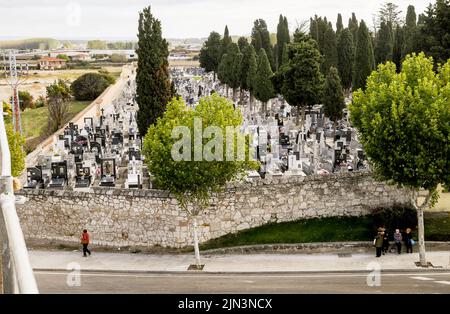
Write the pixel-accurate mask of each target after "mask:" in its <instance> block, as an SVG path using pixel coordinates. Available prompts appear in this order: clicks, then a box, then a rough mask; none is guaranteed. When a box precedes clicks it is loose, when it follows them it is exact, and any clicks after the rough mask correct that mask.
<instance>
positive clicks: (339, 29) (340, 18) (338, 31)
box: [336, 13, 344, 36]
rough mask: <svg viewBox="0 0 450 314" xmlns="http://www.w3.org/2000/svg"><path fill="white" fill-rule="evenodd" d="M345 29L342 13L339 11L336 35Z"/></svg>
mask: <svg viewBox="0 0 450 314" xmlns="http://www.w3.org/2000/svg"><path fill="white" fill-rule="evenodd" d="M343 30H344V24H343V23H342V15H341V13H338V17H337V22H336V36H339V34H340V33H341V32H342V31H343Z"/></svg>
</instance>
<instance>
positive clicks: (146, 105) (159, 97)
mask: <svg viewBox="0 0 450 314" xmlns="http://www.w3.org/2000/svg"><path fill="white" fill-rule="evenodd" d="M136 53H137V54H138V56H139V58H138V68H137V71H136V101H137V103H138V105H139V110H138V112H137V124H138V128H139V132H140V134H141V135H142V136H145V134H147V130H148V127H149V126H150V125H151V124H154V123H155V122H156V119H157V118H159V117H161V116H162V114H163V113H164V111H165V109H166V105H167V103H168V102H169V101H170V100H171V98H172V97H173V96H174V93H173V89H172V88H171V87H172V84H171V82H170V76H169V62H168V59H167V58H168V56H169V44H168V43H167V41H166V40H165V39H163V38H162V32H161V22H160V21H159V20H157V19H155V18H154V17H153V15H152V13H151V9H150V7H146V8H144V9H143V10H142V12H139V25H138V48H137V49H136Z"/></svg>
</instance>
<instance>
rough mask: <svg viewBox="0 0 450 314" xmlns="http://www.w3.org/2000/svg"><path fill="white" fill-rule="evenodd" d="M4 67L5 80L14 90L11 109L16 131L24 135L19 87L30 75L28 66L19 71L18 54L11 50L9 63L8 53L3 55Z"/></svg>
mask: <svg viewBox="0 0 450 314" xmlns="http://www.w3.org/2000/svg"><path fill="white" fill-rule="evenodd" d="M3 65H4V69H5V80H6V82H7V83H8V85H9V86H10V87H11V90H12V97H11V109H12V115H13V127H14V131H15V132H18V133H19V134H20V135H22V120H21V116H20V100H19V86H20V85H21V84H22V83H23V82H24V81H25V79H26V76H27V75H28V64H26V65H25V69H23V67H22V65H20V71H18V70H17V62H16V52H15V50H12V49H11V50H9V52H8V61H6V53H4V54H3ZM20 76H22V78H20Z"/></svg>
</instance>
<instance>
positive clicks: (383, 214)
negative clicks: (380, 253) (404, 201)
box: [372, 206, 417, 235]
mask: <svg viewBox="0 0 450 314" xmlns="http://www.w3.org/2000/svg"><path fill="white" fill-rule="evenodd" d="M372 221H373V229H374V231H375V230H376V229H378V228H379V227H384V228H386V230H387V231H388V232H389V234H391V235H392V233H393V232H394V231H395V229H400V230H405V229H406V228H411V229H414V228H415V227H416V226H417V213H416V211H415V210H414V209H412V208H408V207H399V206H394V207H389V208H378V209H375V210H373V211H372Z"/></svg>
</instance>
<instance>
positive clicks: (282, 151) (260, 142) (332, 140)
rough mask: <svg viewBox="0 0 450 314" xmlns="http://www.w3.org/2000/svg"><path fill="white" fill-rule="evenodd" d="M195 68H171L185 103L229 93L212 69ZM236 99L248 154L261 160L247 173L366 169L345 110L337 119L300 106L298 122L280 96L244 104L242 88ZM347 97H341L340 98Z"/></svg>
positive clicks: (246, 99)
mask: <svg viewBox="0 0 450 314" xmlns="http://www.w3.org/2000/svg"><path fill="white" fill-rule="evenodd" d="M193 73H195V74H198V73H199V72H197V71H195V68H191V69H189V70H188V71H182V70H180V69H175V70H172V77H173V80H174V82H175V85H176V87H177V91H178V94H179V95H180V96H182V97H183V99H184V100H185V102H186V104H188V105H189V106H195V104H196V103H198V101H199V99H200V98H201V97H203V96H208V95H211V93H214V92H215V93H218V94H219V95H221V96H223V97H227V95H228V96H231V95H230V94H231V93H228V92H227V90H226V89H227V88H226V87H225V86H224V85H223V84H221V83H220V81H218V80H216V81H213V75H212V74H202V76H201V80H199V79H197V78H196V77H193ZM242 95H243V97H242V102H241V101H239V100H236V99H232V98H231V101H233V103H234V107H235V108H239V109H240V110H241V111H242V115H243V117H244V124H243V126H242V132H243V133H244V134H250V135H251V139H252V142H251V148H252V151H253V153H254V156H253V157H254V159H256V160H258V161H259V162H260V163H261V168H260V170H259V171H252V172H250V173H249V177H251V178H257V177H261V178H265V177H267V176H268V177H276V176H307V175H312V174H321V175H327V174H331V173H338V172H348V171H367V170H370V169H369V165H368V163H367V160H366V157H365V154H364V151H363V149H362V145H361V143H360V142H359V141H358V137H357V133H356V130H355V129H354V128H352V127H351V125H350V123H349V120H348V110H346V109H345V110H344V118H343V119H342V120H341V121H340V122H339V123H338V126H337V128H336V131H334V130H333V122H332V121H330V120H329V119H327V117H325V115H324V110H323V105H319V104H318V105H314V106H312V107H311V108H309V109H308V110H306V121H305V123H304V125H303V126H301V125H298V123H297V121H296V117H297V112H296V110H297V108H295V107H291V106H290V105H289V104H288V103H287V102H286V101H285V100H284V99H283V98H282V97H281V96H279V97H278V98H274V99H271V100H270V101H269V102H268V105H266V106H264V105H263V104H262V103H261V102H259V101H256V100H255V101H253V104H252V105H251V104H250V95H249V93H248V92H247V91H242ZM349 102H351V99H346V103H347V104H348V103H349Z"/></svg>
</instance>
